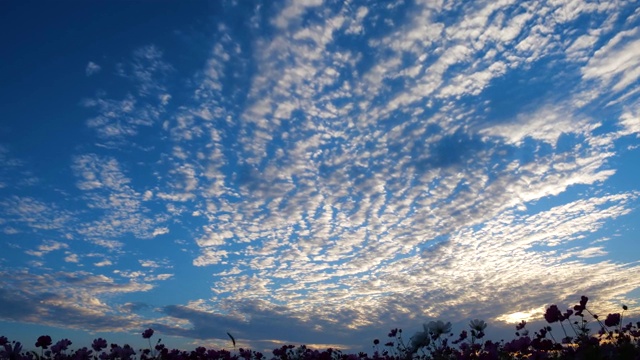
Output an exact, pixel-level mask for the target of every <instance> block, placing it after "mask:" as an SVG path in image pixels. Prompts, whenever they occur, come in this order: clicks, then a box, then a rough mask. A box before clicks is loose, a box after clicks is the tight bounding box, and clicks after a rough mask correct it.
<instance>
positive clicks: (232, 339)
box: [227, 333, 236, 348]
mask: <svg viewBox="0 0 640 360" xmlns="http://www.w3.org/2000/svg"><path fill="white" fill-rule="evenodd" d="M227 335H229V337H230V338H231V342H233V347H234V348H235V347H236V339H234V338H233V336H231V334H229V333H227Z"/></svg>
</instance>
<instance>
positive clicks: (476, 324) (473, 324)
mask: <svg viewBox="0 0 640 360" xmlns="http://www.w3.org/2000/svg"><path fill="white" fill-rule="evenodd" d="M469 327H470V328H471V330H475V331H479V332H480V331H483V330H484V329H486V328H487V323H485V322H484V321H482V320H478V319H474V320H471V321H470V322H469Z"/></svg>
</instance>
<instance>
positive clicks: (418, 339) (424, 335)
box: [411, 326, 431, 353]
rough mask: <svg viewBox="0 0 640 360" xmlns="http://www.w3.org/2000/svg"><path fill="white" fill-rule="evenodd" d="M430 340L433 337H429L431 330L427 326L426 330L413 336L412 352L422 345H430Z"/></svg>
mask: <svg viewBox="0 0 640 360" xmlns="http://www.w3.org/2000/svg"><path fill="white" fill-rule="evenodd" d="M430 342H431V339H429V332H428V329H427V328H426V326H425V329H424V331H418V332H417V333H415V335H413V336H412V337H411V352H412V353H415V352H416V351H418V349H420V348H421V347H423V346H428V345H429V343H430Z"/></svg>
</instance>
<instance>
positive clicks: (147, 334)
mask: <svg viewBox="0 0 640 360" xmlns="http://www.w3.org/2000/svg"><path fill="white" fill-rule="evenodd" d="M152 336H153V329H151V328H149V329H147V330H145V331H144V332H143V333H142V338H144V339H149V338H150V337H152Z"/></svg>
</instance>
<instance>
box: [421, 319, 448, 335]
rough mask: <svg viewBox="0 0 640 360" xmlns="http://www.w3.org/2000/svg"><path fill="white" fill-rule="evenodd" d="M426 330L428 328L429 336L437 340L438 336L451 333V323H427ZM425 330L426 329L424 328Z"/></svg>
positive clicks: (439, 321)
mask: <svg viewBox="0 0 640 360" xmlns="http://www.w3.org/2000/svg"><path fill="white" fill-rule="evenodd" d="M427 328H428V331H429V332H430V333H431V336H432V337H433V338H434V339H437V338H439V337H440V335H442V334H447V333H449V332H451V323H450V322H447V323H444V322H442V321H441V320H438V321H431V322H429V325H427ZM425 330H427V329H426V328H425Z"/></svg>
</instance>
